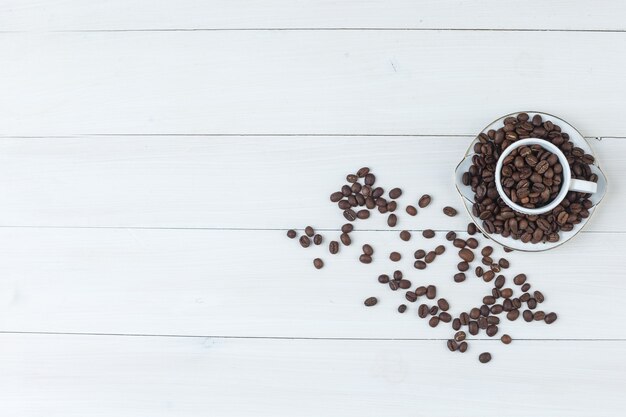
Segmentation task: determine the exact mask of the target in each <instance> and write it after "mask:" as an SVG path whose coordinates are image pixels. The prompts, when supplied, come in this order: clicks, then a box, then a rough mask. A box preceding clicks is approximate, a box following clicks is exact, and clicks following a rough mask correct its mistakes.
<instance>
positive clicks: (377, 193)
mask: <svg viewBox="0 0 626 417" xmlns="http://www.w3.org/2000/svg"><path fill="white" fill-rule="evenodd" d="M371 194H372V198H374V199H375V200H378V199H379V198H380V197H382V196H383V194H385V190H383V189H382V188H381V187H376V188H374V189H373V190H372V193H371Z"/></svg>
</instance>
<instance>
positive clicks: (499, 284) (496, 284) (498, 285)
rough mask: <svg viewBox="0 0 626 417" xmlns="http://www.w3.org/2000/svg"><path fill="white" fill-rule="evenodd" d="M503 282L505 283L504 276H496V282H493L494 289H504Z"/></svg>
mask: <svg viewBox="0 0 626 417" xmlns="http://www.w3.org/2000/svg"><path fill="white" fill-rule="evenodd" d="M504 281H505V278H504V276H503V275H498V278H496V281H495V282H494V287H496V288H497V289H500V288H502V287H504ZM507 298H508V297H507Z"/></svg>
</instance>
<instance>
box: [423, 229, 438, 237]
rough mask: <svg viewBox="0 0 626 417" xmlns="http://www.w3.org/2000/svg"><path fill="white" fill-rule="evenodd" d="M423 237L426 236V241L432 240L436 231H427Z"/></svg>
mask: <svg viewBox="0 0 626 417" xmlns="http://www.w3.org/2000/svg"><path fill="white" fill-rule="evenodd" d="M422 236H424V237H425V238H426V239H432V238H433V237H435V231H434V230H432V229H426V230H424V231H423V232H422Z"/></svg>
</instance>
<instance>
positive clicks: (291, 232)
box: [287, 229, 298, 239]
mask: <svg viewBox="0 0 626 417" xmlns="http://www.w3.org/2000/svg"><path fill="white" fill-rule="evenodd" d="M297 235H298V234H297V233H296V231H295V230H293V229H289V230H287V237H288V238H289V239H293V238H295V237H296V236H297Z"/></svg>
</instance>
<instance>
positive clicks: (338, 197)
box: [330, 191, 344, 203]
mask: <svg viewBox="0 0 626 417" xmlns="http://www.w3.org/2000/svg"><path fill="white" fill-rule="evenodd" d="M343 197H344V196H343V193H342V192H341V191H337V192H334V193H332V194H331V195H330V201H332V202H333V203H337V202H339V201H340V200H341V199H342V198H343Z"/></svg>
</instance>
